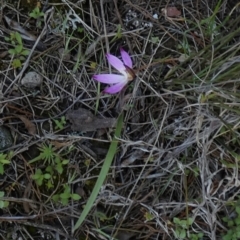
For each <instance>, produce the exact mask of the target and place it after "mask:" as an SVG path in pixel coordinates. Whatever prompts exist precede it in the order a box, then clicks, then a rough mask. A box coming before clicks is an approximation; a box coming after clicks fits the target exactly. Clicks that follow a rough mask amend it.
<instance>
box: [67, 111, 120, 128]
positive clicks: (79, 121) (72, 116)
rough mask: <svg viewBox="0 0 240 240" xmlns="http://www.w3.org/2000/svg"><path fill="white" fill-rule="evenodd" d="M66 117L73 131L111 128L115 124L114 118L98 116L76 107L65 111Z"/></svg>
mask: <svg viewBox="0 0 240 240" xmlns="http://www.w3.org/2000/svg"><path fill="white" fill-rule="evenodd" d="M66 119H67V120H69V121H70V122H71V123H72V125H71V129H72V130H73V131H84V132H90V131H95V130H97V129H100V128H111V127H113V126H114V125H115V123H116V119H115V118H100V117H96V116H95V115H93V114H92V113H91V112H90V111H89V110H86V109H84V108H78V109H77V110H70V111H68V112H67V115H66Z"/></svg>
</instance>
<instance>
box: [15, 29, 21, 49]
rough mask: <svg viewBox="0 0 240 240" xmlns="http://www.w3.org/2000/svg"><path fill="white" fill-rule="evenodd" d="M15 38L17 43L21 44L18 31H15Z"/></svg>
mask: <svg viewBox="0 0 240 240" xmlns="http://www.w3.org/2000/svg"><path fill="white" fill-rule="evenodd" d="M15 38H16V40H17V42H18V44H19V45H21V46H22V37H21V35H20V33H18V32H16V33H15Z"/></svg>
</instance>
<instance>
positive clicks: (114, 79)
mask: <svg viewBox="0 0 240 240" xmlns="http://www.w3.org/2000/svg"><path fill="white" fill-rule="evenodd" d="M93 79H94V80H96V81H98V82H101V83H107V84H112V83H119V82H124V81H126V78H125V77H124V76H123V75H117V74H98V75H94V76H93Z"/></svg>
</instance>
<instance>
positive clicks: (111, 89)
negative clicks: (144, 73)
mask: <svg viewBox="0 0 240 240" xmlns="http://www.w3.org/2000/svg"><path fill="white" fill-rule="evenodd" d="M126 84H127V82H120V83H117V84H115V85H113V86H111V87H108V88H106V89H105V90H104V92H105V93H110V94H114V93H117V92H120V91H121V90H122V89H123V87H124V86H125V85H126Z"/></svg>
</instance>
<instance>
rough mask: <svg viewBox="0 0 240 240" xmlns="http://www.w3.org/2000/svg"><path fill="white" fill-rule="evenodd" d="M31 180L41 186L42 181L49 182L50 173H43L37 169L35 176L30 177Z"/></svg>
mask: <svg viewBox="0 0 240 240" xmlns="http://www.w3.org/2000/svg"><path fill="white" fill-rule="evenodd" d="M32 179H33V180H35V182H36V184H37V185H38V186H42V184H43V180H44V179H46V180H50V179H51V174H50V173H43V172H42V170H41V169H37V170H36V172H35V174H34V175H32Z"/></svg>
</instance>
